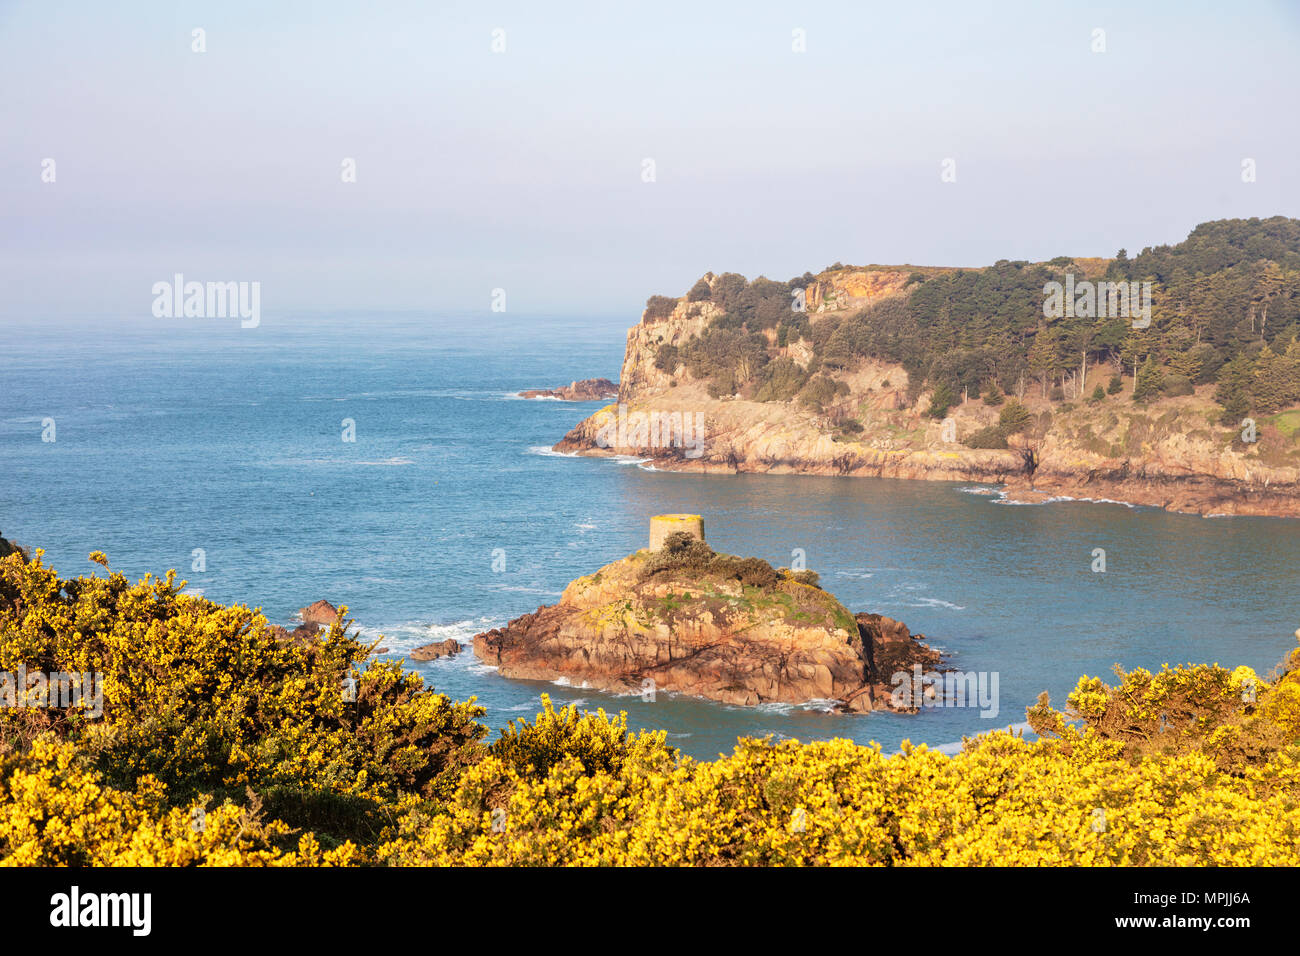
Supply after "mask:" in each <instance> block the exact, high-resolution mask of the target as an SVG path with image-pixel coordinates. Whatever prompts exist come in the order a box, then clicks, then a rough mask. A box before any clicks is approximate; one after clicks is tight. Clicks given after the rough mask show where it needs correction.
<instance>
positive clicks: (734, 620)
mask: <svg viewBox="0 0 1300 956" xmlns="http://www.w3.org/2000/svg"><path fill="white" fill-rule="evenodd" d="M680 540H688V539H686V536H682V538H681V539H680ZM673 547H674V545H670V546H669V548H666V549H665V550H664V551H660V552H650V551H648V550H643V551H637V552H635V553H634V554H631V555H629V556H628V557H626V558H623V559H622V560H620V561H615V562H613V563H612V564H608V565H606V566H605V567H603V568H601V569H600V570H599V571H597V572H595V573H594V574H590V575H587V576H585V577H582V578H578V579H577V580H575V581H573V582H572V583H571V584H570V585H569V586H568V587H567V588H566V589H565V590H564V594H563V596H562V597H561V599H560V601H559V603H558V604H554V605H549V606H543V607H540V608H538V609H537V610H536V611H534V612H533V613H531V614H525V615H523V616H522V617H518V618H516V619H515V620H513V621H511V622H510V623H509V624H507V625H506V626H505V627H503V628H495V629H493V630H491V631H487V632H486V633H483V634H479V635H477V636H476V637H475V638H474V653H475V655H476V656H477V657H479V659H481V660H483V661H485V662H487V663H490V664H494V665H496V667H497V668H498V669H499V671H500V673H501V674H502V675H503V676H506V677H513V678H522V679H531V680H556V679H558V678H567V679H568V680H570V681H572V682H574V683H576V684H582V685H585V686H590V687H594V688H597V689H602V690H608V691H615V692H620V691H639V692H641V693H643V694H644V693H647V692H671V693H681V694H689V695H693V696H698V697H705V698H708V699H710V700H716V701H721V702H723V703H728V704H741V705H755V704H760V703H764V702H769V701H770V702H786V703H805V702H808V701H833V702H835V705H836V706H837V707H838V708H840V709H843V710H847V711H854V712H863V711H868V710H873V709H894V708H893V706H892V704H891V702H890V694H889V690H890V688H891V687H892V686H893V685H892V684H891V682H890V677H891V676H892V674H893V673H895V672H896V671H909V670H910V668H911V666H912V665H913V664H914V663H919V664H921V665H922V666H923V667H924V668H926V669H929V670H933V669H935V667H936V666H937V665H938V664H939V655H938V654H937V653H936V652H935V651H933V650H931V649H930V648H928V647H927V646H925V644H923V643H922V642H921V640H920V636H919V635H918V636H913V635H911V634H910V633H909V632H908V630H907V628H906V627H905V626H903V625H902V624H900V623H898V622H897V621H893V620H890V619H889V618H886V617H881V616H880V615H874V614H862V615H858V616H857V617H856V618H855V617H854V615H852V614H850V613H849V612H848V611H847V610H846V609H845V608H844V606H843V605H841V604H840V603H839V602H838V601H837V600H835V598H834V597H833V596H832V595H830V594H828V593H827V592H826V591H823V590H822V589H821V588H819V587H817V586H816V585H815V584H812V583H809V582H808V581H807V580H801V578H805V579H806V577H807V575H806V573H803V574H794V573H791V572H788V571H775V570H773V569H772V568H771V566H770V565H768V564H766V562H763V561H760V560H758V559H756V558H747V559H739V558H734V557H731V556H729V555H719V554H716V553H714V552H713V551H711V549H709V548H708V546H707V545H704V544H703V542H696V543H695V544H693V545H689V546H686V545H684V544H683V545H682V548H681V551H680V553H673V552H672V548H673Z"/></svg>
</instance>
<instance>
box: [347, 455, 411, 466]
mask: <svg viewBox="0 0 1300 956" xmlns="http://www.w3.org/2000/svg"><path fill="white" fill-rule="evenodd" d="M354 464H357V465H382V466H385V467H393V466H396V465H414V464H415V462H413V461H412V460H411V459H409V458H402V457H400V456H394V457H392V458H384V459H382V460H380V461H358V462H354Z"/></svg>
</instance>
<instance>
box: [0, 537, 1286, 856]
mask: <svg viewBox="0 0 1300 956" xmlns="http://www.w3.org/2000/svg"><path fill="white" fill-rule="evenodd" d="M93 557H94V558H95V559H96V560H99V561H100V563H102V564H104V565H105V567H107V561H106V560H105V559H103V556H102V555H99V554H96V555H94V556H93ZM40 558H41V556H40V553H39V552H38V553H37V554H36V557H35V559H34V560H32V561H26V560H25V559H24V557H23V556H22V555H21V554H11V555H10V556H8V557H6V558H4V559H0V671H9V672H15V671H17V669H18V668H19V666H25V667H26V669H27V670H28V671H37V670H43V671H49V672H53V671H69V672H78V673H81V672H97V673H102V674H103V678H104V692H103V714H102V716H101V717H98V718H95V717H92V716H89V715H88V714H86V713H85V712H84V711H83V710H81V709H78V708H77V707H71V708H64V709H49V708H44V707H30V708H20V707H4V708H0V860H2V861H3V862H5V863H8V864H13V865H59V864H73V865H85V864H89V865H107V866H113V865H216V866H223V865H270V866H277V865H291V866H303V865H367V864H368V865H572V864H577V865H590V864H594V865H600V864H605V865H680V864H688V865H691V864H707V865H893V866H905V865H922V866H924V865H972V864H1002V865H1005V864H1015V865H1053V864H1079V865H1093V864H1121V865H1150V864H1170V865H1221V864H1224V865H1240V864H1275V865H1295V864H1297V863H1300V849H1297V847H1300V652H1296V653H1293V654H1292V656H1291V657H1290V659H1289V660H1288V661H1287V662H1286V664H1285V665H1284V666H1283V668H1282V669H1281V670H1280V673H1279V674H1278V675H1277V676H1276V678H1275V679H1272V680H1270V681H1265V680H1263V679H1261V678H1259V677H1258V676H1256V675H1255V674H1254V673H1253V672H1252V671H1250V670H1249V669H1248V668H1239V669H1237V670H1235V671H1229V670H1226V669H1224V668H1221V667H1218V666H1197V667H1190V666H1189V667H1185V668H1165V669H1164V670H1162V671H1161V672H1159V673H1156V674H1151V673H1148V672H1145V671H1133V672H1119V684H1118V685H1117V686H1115V687H1110V686H1108V685H1106V684H1105V683H1103V682H1102V681H1100V680H1097V679H1095V678H1084V679H1083V680H1081V681H1080V683H1079V685H1078V687H1077V688H1076V690H1075V691H1074V692H1073V693H1072V694H1071V695H1070V697H1069V700H1068V702H1067V708H1066V710H1065V712H1063V713H1062V712H1058V711H1056V710H1053V709H1052V708H1051V706H1050V705H1049V702H1048V701H1047V700H1046V698H1043V699H1041V700H1040V701H1039V703H1038V705H1037V706H1035V707H1033V708H1031V709H1030V712H1029V718H1030V722H1031V725H1032V726H1033V727H1034V729H1035V730H1036V731H1037V732H1038V733H1039V735H1040V737H1039V739H1038V740H1035V741H1032V742H1031V741H1026V740H1024V739H1022V738H1020V737H1018V736H1015V735H1011V734H1007V733H995V734H990V735H987V736H983V737H980V738H977V739H974V740H970V741H967V743H966V745H965V747H964V749H963V750H962V752H961V753H959V754H957V755H955V756H951V757H949V756H946V755H944V754H940V753H938V752H935V751H931V750H928V749H926V748H925V747H910V746H906V745H905V746H904V748H903V750H902V752H901V753H899V754H895V755H892V756H886V755H884V754H882V753H881V751H880V749H879V748H878V747H874V746H871V747H862V746H858V745H855V744H853V743H851V742H849V741H844V740H835V741H830V742H827V743H813V744H801V743H799V742H797V741H783V742H780V743H773V742H771V741H769V740H755V739H742V740H740V741H739V742H738V743H737V746H736V748H735V751H734V752H733V753H732V754H730V755H729V756H725V757H720V758H719V759H717V760H714V761H707V762H699V761H695V760H692V759H689V758H685V757H682V756H680V755H679V754H678V753H677V752H676V751H675V750H674V749H673V748H671V747H668V746H667V745H666V743H665V735H664V734H663V733H647V732H644V731H642V732H640V733H632V732H630V731H629V730H628V727H627V722H626V718H625V717H622V716H620V717H618V718H610V717H608V716H606V714H605V713H604V712H603V711H602V712H600V713H598V714H594V715H593V714H579V713H578V712H577V711H575V710H574V709H573V708H564V709H562V710H559V711H556V710H554V709H553V708H552V706H551V704H550V701H549V700H547V699H546V698H543V706H544V710H543V712H542V713H541V714H539V715H538V717H537V719H536V721H534V722H532V723H528V722H526V721H520V722H516V723H514V724H512V725H511V726H509V727H508V728H506V729H505V730H504V731H503V733H502V735H501V736H500V737H499V739H497V740H496V741H495V742H494V743H492V744H491V745H490V746H489V745H486V744H485V743H484V742H483V741H484V739H485V737H486V736H487V730H486V728H485V727H483V726H482V725H481V724H480V723H478V719H479V718H480V717H482V715H483V710H482V708H480V707H478V706H476V705H475V703H474V702H473V700H470V701H469V702H466V703H454V702H452V701H450V700H449V699H448V698H446V697H445V696H443V695H440V694H436V693H434V692H433V691H432V690H431V689H429V688H426V687H424V685H423V683H422V680H421V678H420V677H419V676H418V675H416V674H413V673H410V672H405V671H403V670H402V669H401V667H400V665H398V664H396V663H393V662H385V661H378V660H374V659H368V657H369V652H370V650H371V648H370V647H368V646H366V645H364V644H361V643H360V642H358V641H357V640H356V639H355V638H353V637H352V636H350V635H349V634H348V633H347V632H346V630H345V628H343V627H341V626H339V625H335V626H334V627H333V628H331V629H330V630H329V631H328V632H327V633H326V634H324V635H323V636H322V638H321V639H320V640H319V641H318V642H316V643H314V644H311V645H308V646H305V647H304V646H298V645H295V644H292V643H287V642H282V641H279V640H277V639H276V637H275V635H274V633H273V632H272V631H271V630H270V628H269V627H268V626H267V622H266V620H265V618H263V617H262V616H261V615H260V614H257V613H255V612H253V611H250V610H249V609H247V608H244V607H224V606H221V605H218V604H214V603H212V602H211V601H207V600H205V599H203V598H201V597H194V596H189V595H185V594H182V593H180V590H179V588H180V584H179V583H178V582H176V581H175V580H174V577H173V575H171V574H169V575H168V576H167V577H166V578H163V579H154V578H149V577H146V578H145V579H144V580H143V581H140V582H139V583H137V584H134V585H133V584H130V583H129V582H128V581H127V580H126V579H125V578H124V577H123V576H122V575H121V574H117V573H111V572H110V573H109V574H108V575H107V576H106V577H83V578H74V579H70V580H61V579H59V578H58V577H57V576H56V575H55V573H54V572H53V571H51V570H50V569H48V568H46V567H44V566H43V565H42V564H41V561H40ZM348 678H352V680H353V681H354V682H355V684H354V685H352V686H354V687H355V694H352V693H349V692H348V690H347V686H348V685H347V684H346V683H345V682H346V681H347V679H348ZM353 698H355V699H353Z"/></svg>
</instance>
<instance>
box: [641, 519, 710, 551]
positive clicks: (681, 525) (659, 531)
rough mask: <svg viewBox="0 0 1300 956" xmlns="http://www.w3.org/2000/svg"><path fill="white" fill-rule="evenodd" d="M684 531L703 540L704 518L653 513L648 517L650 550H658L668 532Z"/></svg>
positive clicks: (666, 538)
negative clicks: (651, 516)
mask: <svg viewBox="0 0 1300 956" xmlns="http://www.w3.org/2000/svg"><path fill="white" fill-rule="evenodd" d="M678 531H685V532H686V533H687V534H689V535H690V536H691V537H692V538H698V539H699V540H701V541H703V540H704V518H703V517H701V516H700V515H655V516H654V517H653V518H651V519H650V550H651V551H658V550H659V549H660V548H662V547H663V546H664V542H665V541H667V540H668V536H669V535H670V534H675V533H676V532H678Z"/></svg>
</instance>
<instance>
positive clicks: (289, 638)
mask: <svg viewBox="0 0 1300 956" xmlns="http://www.w3.org/2000/svg"><path fill="white" fill-rule="evenodd" d="M269 630H270V632H271V635H272V636H273V637H274V638H275V639H276V640H277V641H280V642H281V643H283V644H295V645H297V646H299V647H306V646H307V645H309V644H314V643H315V642H316V641H318V640H320V638H321V629H320V627H319V626H318V625H316V624H299V625H298V626H297V627H295V628H294V629H293V630H292V631H291V630H289V629H288V628H287V627H281V626H280V625H278V624H272V625H271V626H270V628H269Z"/></svg>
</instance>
